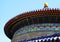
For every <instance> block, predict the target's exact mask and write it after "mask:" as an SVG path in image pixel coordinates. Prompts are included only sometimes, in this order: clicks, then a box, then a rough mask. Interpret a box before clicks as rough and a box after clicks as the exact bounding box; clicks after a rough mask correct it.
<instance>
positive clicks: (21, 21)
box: [4, 9, 60, 39]
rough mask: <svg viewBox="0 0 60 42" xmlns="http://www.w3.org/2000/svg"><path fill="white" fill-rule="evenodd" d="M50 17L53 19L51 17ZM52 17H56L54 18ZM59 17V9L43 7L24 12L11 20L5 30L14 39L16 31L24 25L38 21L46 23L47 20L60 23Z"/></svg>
mask: <svg viewBox="0 0 60 42" xmlns="http://www.w3.org/2000/svg"><path fill="white" fill-rule="evenodd" d="M50 17H51V19H49V18H50ZM52 17H54V18H53V19H52ZM59 17H60V10H59V9H42V10H38V11H31V12H27V13H23V14H20V15H18V16H16V17H14V18H12V19H11V20H9V21H8V22H7V23H6V25H5V27H4V31H5V34H6V35H7V36H8V37H9V38H10V39H12V37H13V35H14V33H15V32H16V31H17V30H18V29H20V28H21V27H23V26H26V25H31V24H36V23H46V22H47V23H60V19H59ZM43 18H44V19H43ZM36 19H39V20H41V21H39V22H37V20H36ZM27 20H28V21H27ZM32 20H33V21H32ZM44 20H46V21H44ZM49 20H52V21H49Z"/></svg>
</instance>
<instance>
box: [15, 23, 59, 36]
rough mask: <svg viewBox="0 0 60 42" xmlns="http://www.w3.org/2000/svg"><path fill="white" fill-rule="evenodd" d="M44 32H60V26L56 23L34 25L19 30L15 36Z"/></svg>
mask: <svg viewBox="0 0 60 42" xmlns="http://www.w3.org/2000/svg"><path fill="white" fill-rule="evenodd" d="M43 31H52V32H60V24H55V23H54V24H53V23H45V24H32V25H29V26H25V27H23V28H21V29H19V30H17V31H16V33H15V36H16V35H23V34H25V33H29V32H43Z"/></svg>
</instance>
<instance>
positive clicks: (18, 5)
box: [0, 0, 60, 42]
mask: <svg viewBox="0 0 60 42" xmlns="http://www.w3.org/2000/svg"><path fill="white" fill-rule="evenodd" d="M46 2H48V4H49V8H60V0H46ZM43 3H44V0H0V42H11V40H10V39H9V38H8V37H7V36H6V35H5V34H4V25H5V24H6V22H7V21H8V20H10V19H11V18H13V17H14V16H16V15H19V14H21V13H24V12H29V11H33V10H38V9H42V8H43Z"/></svg>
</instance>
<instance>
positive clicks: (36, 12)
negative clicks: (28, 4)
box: [4, 9, 60, 39]
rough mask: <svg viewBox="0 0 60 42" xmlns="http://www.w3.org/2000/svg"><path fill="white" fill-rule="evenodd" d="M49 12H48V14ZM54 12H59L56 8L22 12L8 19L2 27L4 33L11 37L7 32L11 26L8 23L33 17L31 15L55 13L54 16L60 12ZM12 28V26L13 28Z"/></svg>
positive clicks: (11, 23) (12, 23)
mask: <svg viewBox="0 0 60 42" xmlns="http://www.w3.org/2000/svg"><path fill="white" fill-rule="evenodd" d="M49 13H50V14H49ZM55 13H60V10H57V9H48V10H46V9H45V10H38V11H32V12H27V13H23V14H21V15H18V16H16V17H14V18H12V19H11V20H9V21H8V22H7V23H6V25H5V27H4V31H5V34H6V35H7V36H8V37H9V38H10V39H12V36H13V35H12V34H9V32H8V31H9V28H12V27H10V25H14V24H15V23H17V22H18V21H21V20H23V19H25V18H27V17H33V16H38V15H39V16H44V15H49V16H50V15H55V16H57V15H58V16H59V15H60V14H55ZM13 29H14V28H13Z"/></svg>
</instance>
